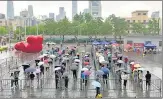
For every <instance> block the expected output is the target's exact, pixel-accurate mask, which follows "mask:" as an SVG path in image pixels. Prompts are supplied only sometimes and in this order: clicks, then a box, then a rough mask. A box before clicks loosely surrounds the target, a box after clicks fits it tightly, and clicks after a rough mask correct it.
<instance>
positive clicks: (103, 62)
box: [100, 61, 109, 64]
mask: <svg viewBox="0 0 163 99" xmlns="http://www.w3.org/2000/svg"><path fill="white" fill-rule="evenodd" d="M100 63H101V64H108V63H109V62H107V61H102V62H100Z"/></svg>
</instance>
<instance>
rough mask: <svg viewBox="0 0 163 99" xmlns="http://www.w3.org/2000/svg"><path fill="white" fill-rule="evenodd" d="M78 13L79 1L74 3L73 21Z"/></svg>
mask: <svg viewBox="0 0 163 99" xmlns="http://www.w3.org/2000/svg"><path fill="white" fill-rule="evenodd" d="M77 13H78V4H77V1H72V19H73V17H74V16H75V15H76V14H77Z"/></svg>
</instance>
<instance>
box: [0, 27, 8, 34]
mask: <svg viewBox="0 0 163 99" xmlns="http://www.w3.org/2000/svg"><path fill="white" fill-rule="evenodd" d="M7 33H8V31H7V29H6V28H5V27H2V26H1V27H0V35H5V34H7Z"/></svg>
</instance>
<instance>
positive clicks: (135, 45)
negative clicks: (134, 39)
mask: <svg viewBox="0 0 163 99" xmlns="http://www.w3.org/2000/svg"><path fill="white" fill-rule="evenodd" d="M134 47H136V48H141V47H144V43H134Z"/></svg>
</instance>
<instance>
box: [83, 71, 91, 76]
mask: <svg viewBox="0 0 163 99" xmlns="http://www.w3.org/2000/svg"><path fill="white" fill-rule="evenodd" d="M83 74H84V75H87V76H89V75H90V74H91V72H90V71H88V70H86V71H84V72H83Z"/></svg>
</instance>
